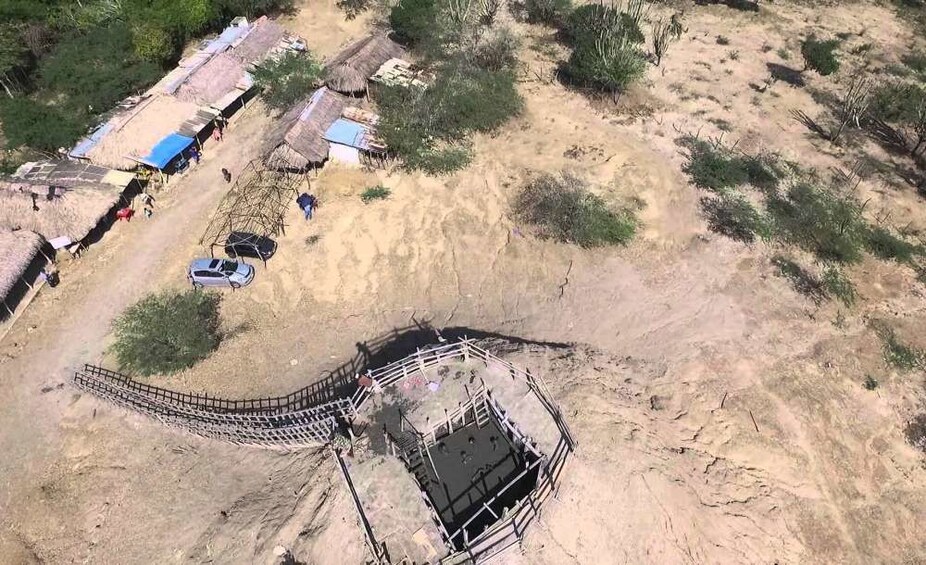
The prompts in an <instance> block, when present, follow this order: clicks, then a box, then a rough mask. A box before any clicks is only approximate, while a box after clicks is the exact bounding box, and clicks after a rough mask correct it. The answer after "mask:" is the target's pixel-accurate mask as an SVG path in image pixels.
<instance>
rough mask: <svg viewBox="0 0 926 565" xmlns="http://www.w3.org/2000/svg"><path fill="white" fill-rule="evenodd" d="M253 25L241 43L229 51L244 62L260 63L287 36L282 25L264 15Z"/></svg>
mask: <svg viewBox="0 0 926 565" xmlns="http://www.w3.org/2000/svg"><path fill="white" fill-rule="evenodd" d="M253 25H254V27H253V28H252V29H251V31H250V32H249V33H248V34H247V36H246V37H245V38H244V39H242V40H241V43H239V44H238V45H236V46H235V47H234V48H233V49H232V50H231V51H230V53H231V55H232V56H233V57H235V58H236V59H238V61H240V62H242V63H244V64H255V63H260V62H261V61H263V60H264V59H266V58H267V56H268V55H270V53H271V52H273V50H274V49H276V48H277V47H278V46H279V45H280V43H281V42H282V41H283V39H284V38H285V37H287V33H286V30H285V29H283V26H281V25H280V24H278V23H276V22H275V21H273V20H269V19H267V17H266V16H264V17H262V18H260V19H258V20H257V21H255V22H254V24H253ZM295 40H296V39H294V41H295Z"/></svg>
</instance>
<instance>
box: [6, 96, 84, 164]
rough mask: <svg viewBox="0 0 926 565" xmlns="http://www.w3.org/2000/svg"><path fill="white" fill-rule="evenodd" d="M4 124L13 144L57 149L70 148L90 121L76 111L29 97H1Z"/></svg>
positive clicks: (9, 140) (48, 149)
mask: <svg viewBox="0 0 926 565" xmlns="http://www.w3.org/2000/svg"><path fill="white" fill-rule="evenodd" d="M0 123H2V124H3V133H4V135H5V137H6V138H7V145H8V146H9V147H21V146H23V145H26V146H29V147H32V148H35V149H40V150H43V151H49V152H54V151H57V150H58V149H59V148H61V147H69V146H70V145H71V143H73V141H74V140H75V139H77V138H78V137H80V136H81V134H83V133H84V131H85V129H86V124H85V123H84V122H83V121H82V120H80V119H79V118H76V117H75V116H74V115H73V114H71V113H69V112H66V111H62V110H61V109H60V108H56V107H54V106H47V105H45V104H42V103H40V102H36V101H35V100H31V99H29V98H21V97H16V98H5V99H0Z"/></svg>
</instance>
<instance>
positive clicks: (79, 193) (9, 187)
mask: <svg viewBox="0 0 926 565" xmlns="http://www.w3.org/2000/svg"><path fill="white" fill-rule="evenodd" d="M121 198H122V191H119V190H115V189H113V187H105V186H100V185H95V186H78V187H74V188H58V189H52V188H49V187H39V186H33V185H23V184H19V183H13V182H0V229H7V230H14V229H15V230H19V229H22V230H29V231H32V232H35V233H38V234H41V235H42V236H44V237H45V239H54V238H56V237H62V236H65V237H68V238H70V240H71V241H74V242H77V241H81V240H82V239H84V238H85V237H87V235H88V234H89V233H90V231H91V230H93V229H94V228H95V227H96V226H97V225H99V223H100V221H101V220H102V219H103V218H104V217H106V215H107V214H109V212H110V211H111V210H112V209H113V208H114V207H116V206H117V205H119V203H120V200H121Z"/></svg>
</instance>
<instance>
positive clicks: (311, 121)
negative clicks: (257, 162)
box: [265, 87, 347, 169]
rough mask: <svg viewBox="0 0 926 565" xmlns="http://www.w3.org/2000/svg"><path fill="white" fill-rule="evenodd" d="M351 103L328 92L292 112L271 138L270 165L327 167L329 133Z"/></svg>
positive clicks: (316, 94) (268, 148)
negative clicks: (277, 161)
mask: <svg viewBox="0 0 926 565" xmlns="http://www.w3.org/2000/svg"><path fill="white" fill-rule="evenodd" d="M346 106H347V99H346V98H345V97H343V96H341V95H340V94H337V93H335V92H332V91H331V90H329V89H327V88H324V87H322V88H320V89H318V90H316V91H315V92H314V93H313V94H312V96H311V97H310V98H309V99H308V100H306V101H304V102H302V103H300V104H297V105H296V106H294V107H293V108H291V109H290V110H289V111H288V112H286V113H285V114H284V115H283V117H282V118H281V119H280V120H279V121H278V122H277V126H276V127H275V128H274V129H273V130H272V131H271V132H270V134H269V135H268V136H267V142H266V145H265V150H266V151H267V152H269V153H270V155H268V159H267V160H268V161H271V160H275V159H285V161H287V162H289V163H290V165H291V166H292V167H293V168H298V169H301V168H305V167H307V166H308V165H310V164H313V163H323V162H324V161H325V160H326V159H327V158H328V142H327V141H325V132H326V131H327V130H328V128H329V127H330V126H331V124H333V123H334V122H335V120H337V119H338V118H339V117H341V112H342V111H344V108H345V107H346Z"/></svg>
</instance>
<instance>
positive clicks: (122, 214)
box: [116, 206, 135, 222]
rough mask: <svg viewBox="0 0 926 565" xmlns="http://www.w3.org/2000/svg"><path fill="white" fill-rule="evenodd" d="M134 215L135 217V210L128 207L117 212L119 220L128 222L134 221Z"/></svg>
mask: <svg viewBox="0 0 926 565" xmlns="http://www.w3.org/2000/svg"><path fill="white" fill-rule="evenodd" d="M134 215H135V210H132V209H131V208H129V207H128V206H126V207H125V208H120V209H119V210H118V211H116V219H117V220H125V221H127V222H130V221H132V216H134Z"/></svg>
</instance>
